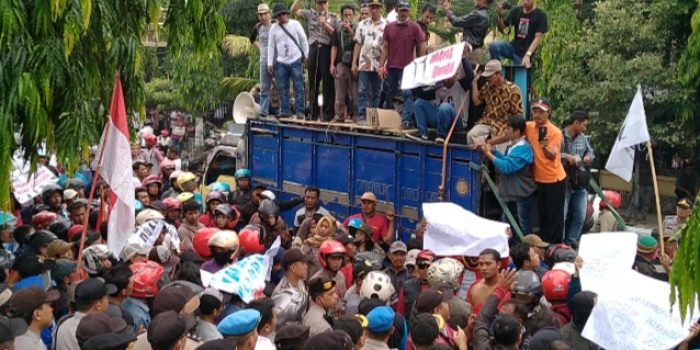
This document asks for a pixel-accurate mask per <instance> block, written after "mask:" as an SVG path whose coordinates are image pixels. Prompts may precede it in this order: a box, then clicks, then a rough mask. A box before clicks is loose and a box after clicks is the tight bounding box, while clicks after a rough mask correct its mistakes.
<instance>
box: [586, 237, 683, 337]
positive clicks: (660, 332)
mask: <svg viewBox="0 0 700 350" xmlns="http://www.w3.org/2000/svg"><path fill="white" fill-rule="evenodd" d="M584 237H585V235H584ZM586 263H587V262H584V266H585V265H586ZM604 282H605V283H603V284H601V286H604V288H602V289H599V291H598V299H597V302H596V305H595V307H594V308H593V311H592V312H591V316H590V317H589V318H588V321H587V322H586V327H585V328H584V329H583V332H582V333H581V335H583V337H585V338H586V339H588V340H590V341H592V342H594V343H596V344H598V345H599V346H601V347H603V348H605V349H615V350H648V349H654V350H657V349H658V350H661V349H670V348H673V347H674V346H676V345H678V343H680V342H681V341H682V340H683V339H684V338H685V337H686V336H687V335H688V327H689V326H690V324H691V323H692V322H694V320H692V319H690V318H688V319H687V320H686V323H685V324H684V323H683V322H681V317H680V311H679V309H678V304H676V305H675V306H674V307H673V309H671V304H670V302H669V299H668V293H669V291H670V290H671V288H670V286H669V284H668V283H666V282H662V281H658V280H655V279H653V278H651V277H647V276H644V275H642V274H640V273H639V272H637V271H634V270H632V269H628V270H617V271H616V272H612V273H609V274H608V275H607V276H606V278H605V281H604Z"/></svg>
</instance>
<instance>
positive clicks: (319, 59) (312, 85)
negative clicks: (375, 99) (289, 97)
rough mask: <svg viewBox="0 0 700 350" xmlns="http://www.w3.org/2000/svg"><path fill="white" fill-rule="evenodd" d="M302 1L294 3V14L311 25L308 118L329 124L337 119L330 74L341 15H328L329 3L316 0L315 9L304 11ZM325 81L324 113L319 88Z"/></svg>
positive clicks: (292, 10) (297, 0) (323, 0)
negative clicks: (334, 42) (321, 118)
mask: <svg viewBox="0 0 700 350" xmlns="http://www.w3.org/2000/svg"><path fill="white" fill-rule="evenodd" d="M300 7H301V0H295V1H294V3H293V4H292V8H291V12H292V13H293V14H294V15H295V16H297V17H301V18H302V19H303V20H304V21H306V23H307V24H308V25H309V46H310V48H309V60H308V68H309V91H308V93H309V96H308V101H309V107H310V108H311V110H310V111H309V117H311V119H313V120H316V119H318V116H319V114H322V116H323V120H325V121H328V120H331V119H333V117H334V116H335V112H334V109H335V108H334V106H333V101H335V82H334V80H333V75H331V36H332V35H333V33H335V28H337V27H338V24H339V23H338V22H339V21H338V16H336V15H335V14H333V13H330V12H328V0H316V10H302V9H300ZM321 82H323V84H322V85H323V86H322V87H323V100H325V101H327V102H326V103H322V104H323V113H321V111H320V107H319V105H318V99H317V98H316V95H318V92H319V91H318V87H319V85H321Z"/></svg>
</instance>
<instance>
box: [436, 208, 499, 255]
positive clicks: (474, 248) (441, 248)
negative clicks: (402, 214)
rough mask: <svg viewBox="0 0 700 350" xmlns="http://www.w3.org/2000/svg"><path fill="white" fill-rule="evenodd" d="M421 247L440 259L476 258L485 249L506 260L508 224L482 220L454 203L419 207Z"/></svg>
mask: <svg viewBox="0 0 700 350" xmlns="http://www.w3.org/2000/svg"><path fill="white" fill-rule="evenodd" d="M423 214H424V215H425V218H426V220H427V221H428V226H427V227H426V231H425V238H424V246H425V249H430V250H432V251H433V252H435V254H437V255H441V256H450V255H460V256H479V253H481V251H482V250H484V249H486V248H493V249H496V250H497V251H498V252H499V253H500V254H501V256H508V253H509V250H508V236H507V235H506V230H507V229H508V224H505V223H502V222H499V221H493V220H489V219H485V218H482V217H480V216H478V215H476V214H474V213H472V212H470V211H468V210H466V209H464V208H462V207H460V206H459V205H457V204H454V203H423Z"/></svg>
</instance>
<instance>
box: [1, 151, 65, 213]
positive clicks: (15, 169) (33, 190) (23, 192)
mask: <svg viewBox="0 0 700 350" xmlns="http://www.w3.org/2000/svg"><path fill="white" fill-rule="evenodd" d="M11 176H12V177H11V178H12V192H13V193H14V194H15V198H17V201H18V202H19V203H20V204H23V205H24V204H26V203H27V202H29V201H31V200H32V199H34V197H36V196H38V195H39V194H41V190H42V189H43V188H44V186H46V185H48V184H52V183H56V181H57V180H58V178H57V177H56V175H54V173H52V172H51V170H49V169H48V168H47V167H45V166H43V165H41V166H39V167H38V168H37V169H36V172H35V173H34V174H32V173H31V168H30V166H29V162H25V161H24V159H22V158H21V155H15V157H13V159H12V175H11Z"/></svg>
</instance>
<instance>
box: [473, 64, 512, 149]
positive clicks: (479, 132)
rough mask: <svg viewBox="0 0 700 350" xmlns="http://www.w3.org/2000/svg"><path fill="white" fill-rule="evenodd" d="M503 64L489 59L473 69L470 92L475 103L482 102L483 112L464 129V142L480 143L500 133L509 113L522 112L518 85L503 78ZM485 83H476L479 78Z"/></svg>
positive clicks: (479, 103) (479, 104) (476, 104)
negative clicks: (465, 137)
mask: <svg viewBox="0 0 700 350" xmlns="http://www.w3.org/2000/svg"><path fill="white" fill-rule="evenodd" d="M502 71H503V66H502V65H501V62H500V61H498V60H490V61H489V62H488V63H486V68H485V69H484V71H483V72H482V73H477V72H475V75H476V76H475V77H474V80H472V87H471V94H472V102H473V103H474V105H475V106H481V105H482V104H485V105H486V106H485V107H484V114H483V115H482V116H481V119H479V121H477V122H476V125H474V127H473V128H472V129H471V130H469V132H468V133H467V144H470V145H473V144H480V143H483V142H484V140H485V139H486V138H487V137H488V136H489V135H491V136H492V137H494V136H499V135H503V131H504V129H505V127H506V120H507V119H508V117H510V116H512V115H525V113H524V112H523V102H522V101H523V98H522V95H521V94H520V88H518V87H517V86H516V85H515V84H513V83H512V82H510V81H507V80H506V79H505V78H503V72H502ZM482 77H483V78H485V79H486V84H484V85H483V86H482V87H481V88H479V86H478V81H479V78H482Z"/></svg>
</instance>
